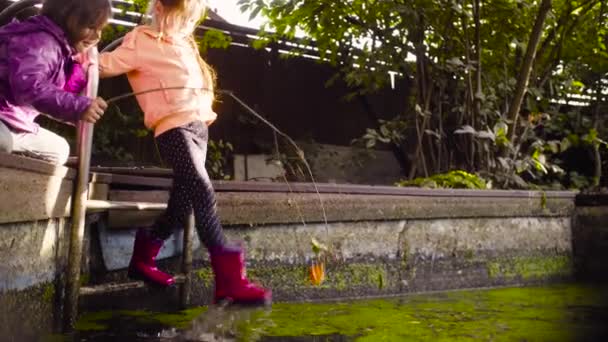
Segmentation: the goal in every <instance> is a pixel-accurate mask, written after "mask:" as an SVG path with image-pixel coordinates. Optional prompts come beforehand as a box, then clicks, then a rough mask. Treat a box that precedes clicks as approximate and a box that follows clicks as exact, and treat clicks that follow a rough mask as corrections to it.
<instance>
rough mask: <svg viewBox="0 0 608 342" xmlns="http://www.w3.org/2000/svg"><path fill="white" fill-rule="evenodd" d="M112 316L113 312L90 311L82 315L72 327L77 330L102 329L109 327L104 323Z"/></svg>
mask: <svg viewBox="0 0 608 342" xmlns="http://www.w3.org/2000/svg"><path fill="white" fill-rule="evenodd" d="M113 316H114V313H113V312H110V311H102V312H90V313H86V314H84V315H82V316H81V317H80V318H79V319H78V321H77V322H76V324H75V325H74V329H76V330H78V331H103V330H107V329H108V328H109V325H108V324H107V323H106V321H108V320H109V319H111V318H112V317H113Z"/></svg>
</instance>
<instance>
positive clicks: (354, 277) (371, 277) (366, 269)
mask: <svg viewBox="0 0 608 342" xmlns="http://www.w3.org/2000/svg"><path fill="white" fill-rule="evenodd" d="M247 273H248V276H249V277H250V278H251V279H252V280H254V281H257V282H260V283H264V284H273V283H277V284H281V286H286V285H289V286H291V287H294V288H325V289H332V288H333V289H337V290H344V289H346V288H357V287H377V288H383V287H384V286H385V285H387V281H388V275H387V271H386V268H385V267H383V266H381V265H377V264H365V263H352V264H338V265H326V268H325V281H324V282H323V283H322V284H321V285H318V286H315V285H313V284H312V283H311V281H310V279H309V276H308V266H304V265H293V266H285V265H277V266H267V267H260V266H257V267H251V268H249V269H248V270H247Z"/></svg>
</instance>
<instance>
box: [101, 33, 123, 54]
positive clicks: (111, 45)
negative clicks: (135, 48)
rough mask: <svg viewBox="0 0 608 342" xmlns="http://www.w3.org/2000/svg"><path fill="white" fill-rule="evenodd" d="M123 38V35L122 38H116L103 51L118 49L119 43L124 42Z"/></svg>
mask: <svg viewBox="0 0 608 342" xmlns="http://www.w3.org/2000/svg"><path fill="white" fill-rule="evenodd" d="M122 40H123V37H120V38H118V39H116V40H114V41H113V42H111V43H110V44H108V45H106V46H105V47H104V48H103V49H101V52H110V51H112V50H114V49H116V48H117V47H118V45H120V44H121V43H122Z"/></svg>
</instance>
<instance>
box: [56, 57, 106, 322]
mask: <svg viewBox="0 0 608 342" xmlns="http://www.w3.org/2000/svg"><path fill="white" fill-rule="evenodd" d="M98 57H99V56H98V52H97V48H91V49H90V50H89V59H90V61H91V66H90V67H89V70H88V71H87V72H88V83H87V89H86V95H87V96H88V97H90V98H96V97H97V90H98V88H99V69H98V67H97V61H98ZM77 133H78V177H77V178H76V189H75V191H74V195H73V197H72V216H71V217H72V227H71V228H72V229H71V231H70V251H69V255H68V279H67V284H66V290H65V303H64V317H63V318H64V326H63V328H64V330H65V331H70V330H72V329H73V327H74V322H75V320H76V317H77V316H78V292H79V290H80V267H81V265H80V264H81V261H82V241H83V238H84V224H85V218H86V205H87V199H88V193H89V191H88V188H89V167H90V164H91V145H92V142H93V124H91V123H88V122H84V121H79V122H78V132H77Z"/></svg>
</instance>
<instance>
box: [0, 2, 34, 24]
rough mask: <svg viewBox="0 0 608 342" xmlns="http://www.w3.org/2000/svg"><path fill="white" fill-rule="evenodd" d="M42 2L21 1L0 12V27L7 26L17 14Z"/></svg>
mask: <svg viewBox="0 0 608 342" xmlns="http://www.w3.org/2000/svg"><path fill="white" fill-rule="evenodd" d="M42 1H43V0H21V1H19V2H15V3H13V4H11V5H10V6H8V7H7V8H5V9H4V10H2V12H0V26H2V25H6V24H8V23H9V22H10V21H11V20H12V19H13V18H15V16H16V15H17V13H19V12H21V11H23V10H24V9H26V8H29V7H33V6H36V5H38V4H41V3H42Z"/></svg>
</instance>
